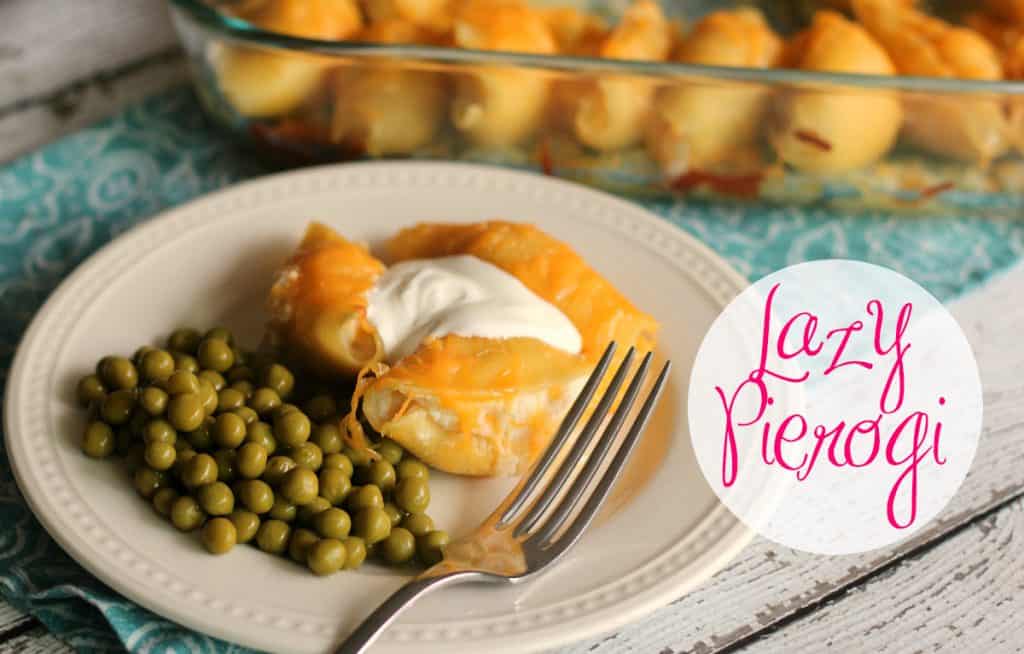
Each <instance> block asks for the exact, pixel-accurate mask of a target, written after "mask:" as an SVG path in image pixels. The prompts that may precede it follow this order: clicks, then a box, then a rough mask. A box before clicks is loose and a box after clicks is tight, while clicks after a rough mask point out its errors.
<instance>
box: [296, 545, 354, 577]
mask: <svg viewBox="0 0 1024 654" xmlns="http://www.w3.org/2000/svg"><path fill="white" fill-rule="evenodd" d="M346 558H348V552H347V551H346V550H345V545H343V544H342V542H341V541H340V540H335V539H333V538H324V539H321V540H319V541H317V542H316V543H315V544H313V545H312V546H311V547H310V548H309V553H308V555H307V558H306V564H307V565H308V566H309V569H310V570H312V571H313V574H315V575H317V576H321V577H322V576H326V575H330V574H334V573H335V572H337V571H338V570H341V568H342V567H343V566H344V565H345V559H346Z"/></svg>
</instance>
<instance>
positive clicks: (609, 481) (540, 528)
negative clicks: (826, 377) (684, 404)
mask: <svg viewBox="0 0 1024 654" xmlns="http://www.w3.org/2000/svg"><path fill="white" fill-rule="evenodd" d="M614 353H615V343H610V344H609V345H608V348H607V349H606V350H605V352H604V355H603V356H602V357H601V360H600V361H599V362H598V364H597V366H596V367H595V368H594V372H593V373H591V375H590V378H589V379H587V382H586V384H585V385H584V386H583V390H582V391H580V395H579V397H577V398H576V401H575V402H574V403H573V405H572V407H571V408H570V409H569V412H568V413H567V414H566V416H565V418H564V419H563V420H562V424H561V425H560V426H559V428H558V432H557V433H556V434H555V436H554V438H552V440H551V444H550V445H548V448H547V449H546V450H545V451H544V454H543V455H542V456H541V457H540V459H538V460H537V462H536V463H535V464H534V465H533V467H532V469H531V470H530V472H529V474H528V475H526V476H525V477H524V478H523V480H522V481H521V482H520V483H519V484H518V485H517V486H516V488H514V489H513V490H512V492H511V493H509V495H508V496H507V497H506V498H505V500H504V501H502V503H501V504H500V505H499V506H498V508H497V509H496V510H495V511H494V513H492V514H491V516H490V517H489V518H488V519H487V520H485V521H484V523H483V524H482V525H481V526H480V527H479V528H478V529H477V530H476V531H475V532H473V534H472V535H470V536H468V537H467V538H465V539H463V540H461V541H458V542H454V543H452V544H451V545H449V546H448V547H446V548H445V559H444V560H443V561H442V562H441V563H438V564H437V565H435V566H433V567H432V568H430V569H428V570H426V571H425V572H423V573H422V574H420V575H419V576H418V577H416V578H415V579H413V580H412V581H410V582H409V583H407V584H406V585H404V586H402V587H401V588H399V589H398V590H397V591H395V593H394V594H393V595H391V597H389V598H388V599H387V600H386V601H385V602H384V603H383V604H381V605H380V606H379V607H378V608H377V609H376V610H375V611H374V612H373V613H371V614H370V615H369V616H368V617H367V618H366V619H365V620H364V621H363V623H362V624H360V625H359V627H358V628H357V629H356V630H355V631H354V632H352V634H351V635H350V636H349V637H348V638H347V639H346V640H345V642H344V643H342V645H341V647H339V648H338V649H337V650H336V654H362V653H363V652H365V651H366V650H367V648H369V647H370V645H372V644H373V642H374V641H376V640H377V638H378V637H380V635H381V633H382V632H383V631H384V629H386V628H387V627H388V625H390V624H391V623H392V622H394V621H395V619H396V618H397V617H398V615H399V614H400V613H401V612H402V611H403V610H405V609H406V608H408V607H409V605H411V604H412V603H413V602H415V601H416V600H417V599H419V598H420V597H423V596H424V595H426V594H427V593H429V592H431V591H433V590H436V589H438V588H441V587H443V586H452V585H455V584H461V583H470V582H492V583H497V582H506V583H518V582H521V581H525V580H527V579H530V578H532V577H534V576H535V575H537V574H538V573H540V572H541V571H543V570H546V569H548V568H549V567H550V566H551V565H552V564H553V563H555V562H556V561H558V560H559V559H560V558H561V557H562V556H563V555H565V553H566V552H567V551H569V549H570V548H571V547H572V546H573V545H575V544H576V542H577V541H578V540H579V539H580V536H582V535H583V532H584V531H585V530H586V528H587V527H588V526H589V525H590V523H591V522H592V521H593V520H594V517H595V516H596V515H597V512H598V510H599V509H600V508H601V505H602V504H603V503H604V500H605V498H607V497H608V494H609V492H610V491H611V489H612V486H613V485H614V484H615V481H616V480H617V479H618V478H619V475H620V474H621V473H622V470H623V469H624V468H625V466H626V462H627V461H628V459H629V455H630V453H632V451H633V448H634V447H635V446H636V444H637V442H638V441H639V440H640V435H641V433H642V432H643V430H644V427H645V426H646V425H647V420H648V419H649V418H650V415H651V412H652V411H653V409H654V406H655V403H656V402H657V401H658V396H659V395H660V394H661V391H662V389H663V388H664V385H665V380H666V378H667V376H668V371H669V367H670V362H666V363H665V365H664V366H663V367H662V369H661V372H660V373H659V374H658V378H657V379H656V380H655V382H654V384H653V386H652V387H651V390H650V392H649V393H648V394H647V398H646V399H645V400H644V402H643V405H642V406H641V408H640V411H639V412H638V413H637V415H636V418H635V419H634V420H633V423H632V425H631V426H630V428H629V431H628V432H627V434H626V436H625V437H624V438H623V440H622V443H621V444H620V446H619V447H618V449H617V450H614V447H613V446H614V444H615V441H616V437H617V435H618V434H619V432H620V431H621V429H622V427H623V425H624V424H625V422H626V418H627V416H628V414H629V412H630V410H631V408H632V406H633V404H635V402H636V399H637V397H638V396H639V395H640V390H641V387H642V386H643V383H644V380H645V379H646V377H647V373H648V369H649V368H650V365H651V353H649V352H648V353H647V354H646V355H645V356H644V358H643V361H641V363H640V366H639V368H638V369H637V371H636V373H635V374H634V375H633V377H632V379H631V381H630V383H629V386H628V387H627V389H626V393H625V395H624V396H623V398H622V401H621V402H620V403H619V406H618V408H617V410H616V411H615V414H614V415H613V416H612V417H611V419H610V420H609V421H608V424H607V426H606V427H605V429H604V432H603V433H602V434H601V437H600V439H599V440H598V442H597V444H596V445H595V446H594V447H593V451H592V452H591V453H590V456H589V457H587V460H586V463H584V465H583V468H582V469H581V470H579V473H578V474H577V475H576V476H575V477H573V476H572V475H573V472H574V471H575V470H576V469H577V467H578V465H579V464H580V461H581V460H582V458H583V456H584V454H585V453H586V452H587V451H588V450H589V449H590V444H591V442H593V440H594V437H595V435H596V434H597V432H598V430H599V429H600V427H601V423H602V422H603V421H604V419H605V417H606V416H607V415H608V411H609V410H610V409H611V407H612V405H613V404H614V402H615V398H616V397H617V396H618V394H619V390H620V389H621V388H622V385H623V383H624V382H625V381H626V377H627V376H628V374H629V371H630V368H631V367H632V362H633V355H634V351H633V348H630V350H629V352H628V353H627V354H626V356H625V358H623V360H622V363H621V364H619V368H618V370H617V371H616V372H615V376H614V377H613V378H612V380H611V383H610V384H609V385H608V388H607V389H605V392H604V395H603V396H602V397H601V399H600V401H599V402H598V403H597V406H596V407H595V409H594V412H593V414H591V416H590V419H589V420H588V421H587V424H586V425H585V426H584V427H583V429H582V430H580V433H579V435H578V436H577V437H576V439H572V438H571V436H572V434H573V431H574V429H575V427H576V425H577V423H578V422H579V420H580V418H581V417H582V416H583V413H584V412H585V411H586V409H587V407H588V406H589V405H590V402H591V399H592V398H593V396H594V394H595V393H596V392H597V389H598V386H599V385H600V383H601V380H602V379H603V378H604V377H605V373H606V372H607V371H608V366H609V365H610V363H611V360H612V355H613V354H614ZM613 450H614V451H613ZM609 459H611V461H610V463H608V465H607V467H606V468H605V469H604V471H603V472H602V474H601V477H600V479H598V481H597V482H596V483H595V484H594V485H593V488H589V486H590V485H591V482H592V481H593V480H594V478H595V477H596V476H597V475H598V473H599V472H600V471H601V467H602V465H603V464H604V463H606V462H607V461H608V460H609ZM549 471H550V475H549ZM548 477H550V478H549V479H548ZM563 491H564V492H563ZM584 499H586V503H585V504H584V505H583V507H582V508H581V509H580V510H579V511H578V512H577V513H576V514H575V515H573V510H574V509H575V508H576V506H577V505H578V504H579V502H580V501H582V500H584ZM528 504H529V506H527V505H528Z"/></svg>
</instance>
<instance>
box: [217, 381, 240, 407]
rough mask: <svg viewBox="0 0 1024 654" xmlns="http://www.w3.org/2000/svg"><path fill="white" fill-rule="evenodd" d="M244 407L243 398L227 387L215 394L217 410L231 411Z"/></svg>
mask: <svg viewBox="0 0 1024 654" xmlns="http://www.w3.org/2000/svg"><path fill="white" fill-rule="evenodd" d="M243 406H245V396H244V395H242V394H241V393H240V392H238V391H237V390H235V389H233V388H231V387H230V386H228V387H227V388H224V389H222V390H221V391H220V392H219V393H217V410H218V411H222V412H223V411H232V410H234V409H238V408H240V407H243Z"/></svg>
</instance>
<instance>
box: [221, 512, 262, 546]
mask: <svg viewBox="0 0 1024 654" xmlns="http://www.w3.org/2000/svg"><path fill="white" fill-rule="evenodd" d="M228 520H230V521H231V523H232V524H233V525H235V531H236V532H237V535H238V542H239V543H248V542H249V541H251V540H252V539H253V537H255V536H256V530H258V529H259V528H260V517H259V516H258V515H256V514H255V513H253V512H252V511H246V510H244V509H235V510H234V511H232V512H231V515H229V516H228Z"/></svg>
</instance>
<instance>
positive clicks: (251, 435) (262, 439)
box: [245, 421, 277, 456]
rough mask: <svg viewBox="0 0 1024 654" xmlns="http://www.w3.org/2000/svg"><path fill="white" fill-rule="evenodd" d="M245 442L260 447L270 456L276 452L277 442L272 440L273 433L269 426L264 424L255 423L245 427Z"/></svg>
mask: <svg viewBox="0 0 1024 654" xmlns="http://www.w3.org/2000/svg"><path fill="white" fill-rule="evenodd" d="M245 441H246V442H247V443H255V444H257V445H262V446H263V449H265V450H266V451H267V456H270V455H272V454H273V453H274V451H275V450H277V441H276V440H275V439H274V432H273V430H272V429H271V427H270V425H268V424H267V423H265V422H261V421H256V422H254V423H251V424H250V425H248V426H247V427H246V431H245Z"/></svg>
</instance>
